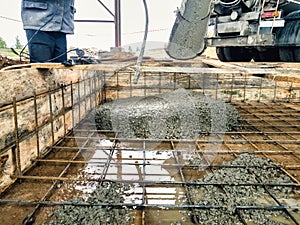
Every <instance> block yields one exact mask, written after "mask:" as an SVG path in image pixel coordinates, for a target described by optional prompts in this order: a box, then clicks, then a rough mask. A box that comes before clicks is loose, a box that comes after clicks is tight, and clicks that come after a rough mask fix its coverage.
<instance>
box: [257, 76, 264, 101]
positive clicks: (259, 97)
mask: <svg viewBox="0 0 300 225" xmlns="http://www.w3.org/2000/svg"><path fill="white" fill-rule="evenodd" d="M262 84H263V79H262V77H261V78H260V85H259V94H258V100H257V102H260V100H261V95H262Z"/></svg>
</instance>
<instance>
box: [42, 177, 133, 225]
mask: <svg viewBox="0 0 300 225" xmlns="http://www.w3.org/2000/svg"><path fill="white" fill-rule="evenodd" d="M129 189H130V185H126V184H122V183H104V184H103V185H102V186H99V187H97V189H96V190H95V191H93V192H92V193H91V194H90V195H88V196H87V197H85V198H84V197H82V198H76V199H73V200H72V203H74V205H64V206H62V207H58V208H57V209H56V210H55V211H54V216H55V219H54V220H52V221H50V222H44V223H42V225H62V224H63V225H96V224H99V225H101V224H111V225H117V224H118V225H122V224H129V222H132V221H133V215H132V211H131V209H128V208H127V207H125V206H122V207H119V208H113V207H109V206H97V204H103V203H104V204H105V203H107V204H108V205H109V204H112V205H113V204H120V205H122V203H124V197H123V196H125V195H126V192H127V191H128V190H129ZM89 204H95V205H96V206H92V205H89Z"/></svg>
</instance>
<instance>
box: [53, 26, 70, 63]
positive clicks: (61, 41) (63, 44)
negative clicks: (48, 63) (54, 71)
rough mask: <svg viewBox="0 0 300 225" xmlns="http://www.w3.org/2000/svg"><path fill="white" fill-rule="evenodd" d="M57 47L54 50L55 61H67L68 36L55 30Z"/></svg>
mask: <svg viewBox="0 0 300 225" xmlns="http://www.w3.org/2000/svg"><path fill="white" fill-rule="evenodd" d="M54 37H55V47H54V52H53V56H54V57H53V58H54V60H53V62H61V63H62V62H65V61H67V37H66V34H65V33H60V32H54Z"/></svg>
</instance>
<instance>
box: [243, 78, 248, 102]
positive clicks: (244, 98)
mask: <svg viewBox="0 0 300 225" xmlns="http://www.w3.org/2000/svg"><path fill="white" fill-rule="evenodd" d="M246 91H247V76H246V75H244V96H243V102H246Z"/></svg>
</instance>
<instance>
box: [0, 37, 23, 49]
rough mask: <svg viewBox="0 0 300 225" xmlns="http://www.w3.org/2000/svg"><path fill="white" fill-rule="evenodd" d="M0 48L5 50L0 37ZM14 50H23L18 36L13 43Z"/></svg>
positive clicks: (4, 43)
mask: <svg viewBox="0 0 300 225" xmlns="http://www.w3.org/2000/svg"><path fill="white" fill-rule="evenodd" d="M0 48H7V44H6V42H5V41H4V39H3V38H2V37H0ZM14 48H16V49H21V48H23V45H22V44H21V41H20V39H19V36H17V37H16V42H15V45H14Z"/></svg>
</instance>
